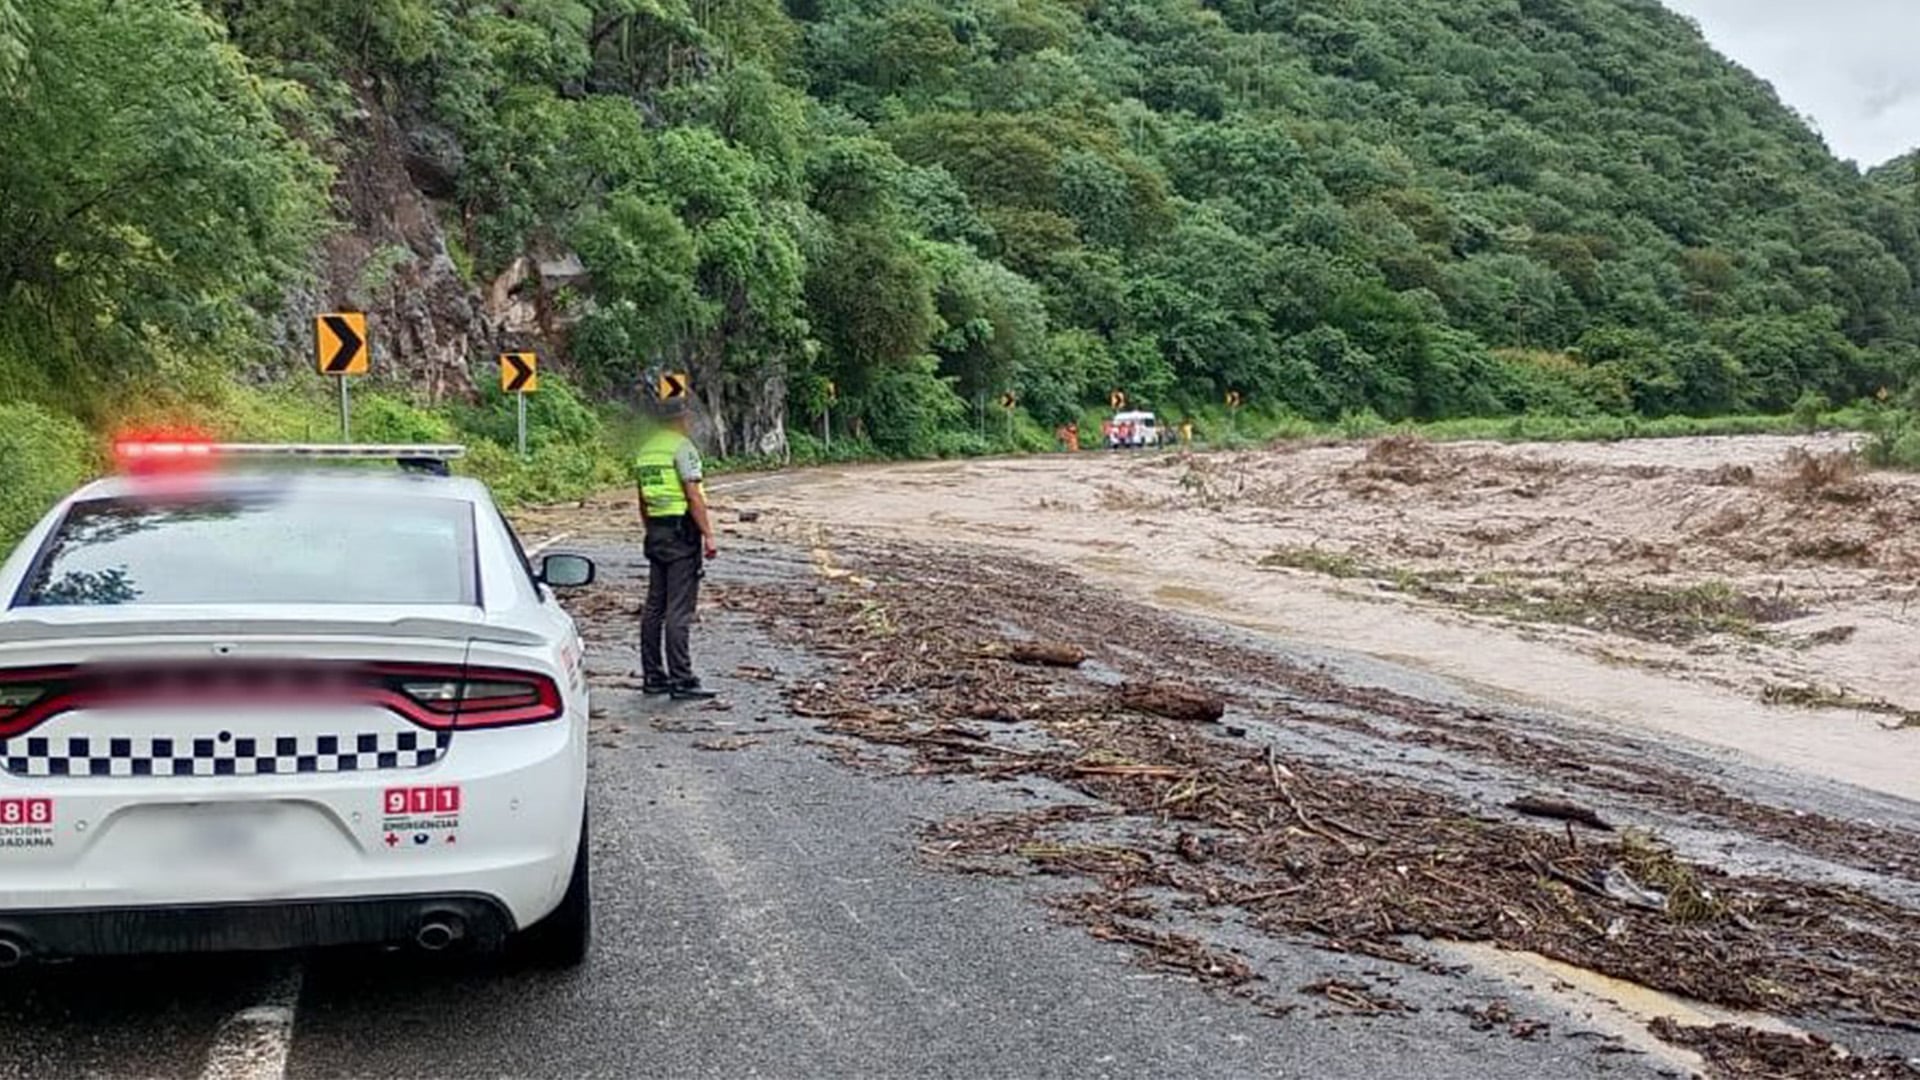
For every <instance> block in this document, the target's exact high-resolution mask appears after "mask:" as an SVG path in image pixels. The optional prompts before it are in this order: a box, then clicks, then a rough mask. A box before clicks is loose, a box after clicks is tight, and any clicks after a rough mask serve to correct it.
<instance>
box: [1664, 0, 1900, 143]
mask: <svg viewBox="0 0 1920 1080" xmlns="http://www.w3.org/2000/svg"><path fill="white" fill-rule="evenodd" d="M1666 2H1667V6H1669V7H1672V8H1674V9H1675V10H1678V11H1681V12H1684V13H1685V14H1687V15H1691V16H1693V17H1694V19H1696V20H1698V21H1699V23H1700V27H1701V29H1702V30H1705V31H1706V34H1707V39H1708V40H1709V41H1711V42H1713V44H1714V47H1716V48H1718V49H1719V50H1720V51H1721V52H1723V53H1725V54H1726V55H1728V56H1730V57H1732V58H1733V59H1735V60H1737V61H1739V62H1740V63H1741V64H1742V65H1744V66H1745V67H1746V68H1747V69H1748V70H1750V71H1752V72H1753V73H1755V74H1756V75H1759V76H1760V77H1761V78H1763V79H1766V80H1767V81H1768V82H1771V83H1772V84H1773V85H1774V87H1775V88H1776V89H1777V90H1779V92H1780V98H1781V100H1783V101H1785V102H1786V103H1787V104H1788V105H1791V106H1793V107H1794V108H1795V109H1798V110H1799V111H1800V112H1801V113H1802V114H1805V115H1807V116H1811V117H1812V118H1813V120H1814V122H1815V124H1816V126H1818V127H1819V129H1820V132H1821V134H1823V135H1825V136H1826V137H1827V144H1828V145H1829V146H1831V147H1833V152H1834V153H1836V154H1838V155H1839V156H1841V157H1843V158H1852V159H1854V160H1855V161H1858V162H1859V163H1860V164H1861V165H1862V166H1863V167H1866V166H1872V165H1878V164H1880V163H1881V162H1883V161H1885V160H1887V159H1888V158H1892V157H1898V156H1899V155H1901V154H1904V153H1906V152H1907V151H1908V150H1912V149H1914V148H1915V147H1920V65H1915V64H1914V62H1913V42H1914V39H1915V35H1916V34H1920V2H1917V0H1666Z"/></svg>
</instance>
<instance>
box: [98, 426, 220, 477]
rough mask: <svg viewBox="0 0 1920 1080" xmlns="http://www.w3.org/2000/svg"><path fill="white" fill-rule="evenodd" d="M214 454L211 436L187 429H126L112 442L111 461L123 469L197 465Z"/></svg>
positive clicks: (135, 469)
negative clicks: (138, 430)
mask: <svg viewBox="0 0 1920 1080" xmlns="http://www.w3.org/2000/svg"><path fill="white" fill-rule="evenodd" d="M213 454H214V444H213V440H212V439H211V438H209V437H208V436H207V435H205V434H204V433H201V432H198V431H191V430H186V429H169V430H163V431H142V432H129V433H128V434H125V435H122V436H120V437H119V438H117V439H115V440H114V441H113V460H114V463H115V464H116V465H118V466H119V468H120V470H121V471H122V472H158V471H161V470H165V469H192V468H199V467H202V466H203V465H204V464H205V463H206V462H207V461H208V460H209V459H211V458H212V457H213Z"/></svg>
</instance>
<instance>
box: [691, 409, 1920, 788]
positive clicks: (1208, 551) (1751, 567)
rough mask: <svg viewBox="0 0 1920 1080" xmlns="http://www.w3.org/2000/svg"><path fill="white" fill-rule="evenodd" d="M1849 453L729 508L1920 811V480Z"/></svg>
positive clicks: (1491, 455) (854, 476)
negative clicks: (1200, 622)
mask: <svg viewBox="0 0 1920 1080" xmlns="http://www.w3.org/2000/svg"><path fill="white" fill-rule="evenodd" d="M1849 445H1850V442H1849V440H1848V439H1846V438H1844V437H1840V436H1811V437H1805V438H1791V437H1736V438H1711V439H1672V440H1649V441H1640V442H1628V443H1614V444H1584V443H1571V444H1540V445H1532V444H1529V445H1513V446H1501V445H1495V444H1480V443H1458V444H1445V445H1430V444H1426V443H1422V442H1418V441H1415V440H1409V439H1404V438H1402V439H1389V440H1382V441H1377V442H1372V443H1349V444H1296V445H1288V446H1283V447H1281V448H1276V449H1273V450H1268V451H1259V452H1244V453H1198V454H1180V453H1158V454H1147V453H1129V454H1114V453H1099V452H1091V453H1081V454H1076V455H1064V454H1063V455H1054V456H1046V457H1033V458H1023V459H1006V460H990V461H966V462H937V463H930V464H917V465H904V466H885V467H850V468H841V469H822V470H810V471H804V472H799V473H793V474H780V475H776V476H757V477H738V478H729V479H725V480H722V481H720V482H718V483H717V484H716V485H715V498H716V500H717V501H718V502H720V503H721V504H722V505H723V506H728V505H732V506H739V507H749V506H750V507H752V508H754V509H755V510H758V511H760V512H761V514H763V515H764V517H763V518H762V524H761V525H759V526H756V528H760V529H762V530H763V531H766V532H770V533H773V534H786V535H789V536H791V537H796V538H805V537H806V536H808V535H810V534H817V536H818V537H819V538H822V539H824V540H827V541H829V542H830V538H831V536H832V535H833V532H834V530H847V529H853V530H858V531H859V532H861V533H862V534H865V535H875V534H880V535H893V536H898V537H902V538H909V539H913V540H917V541H927V542H936V543H941V544H965V545H970V546H976V547H977V548H979V549H980V550H981V551H983V552H991V551H993V550H996V549H1000V550H1008V551H1012V552H1017V553H1019V554H1020V555H1022V556H1026V557H1029V558H1035V559H1038V560H1041V561H1044V562H1048V563H1053V564H1057V565H1060V566H1063V567H1070V568H1071V569H1073V570H1074V571H1075V572H1077V573H1079V574H1080V575H1082V576H1084V577H1086V578H1088V579H1090V580H1094V581H1098V582H1101V583H1103V584H1107V585H1111V586H1117V587H1119V588H1120V589H1122V590H1124V591H1126V592H1127V593H1128V594H1130V595H1132V596H1134V597H1136V598H1138V599H1142V600H1146V601H1148V602H1151V603H1153V604H1157V605H1160V606H1162V607H1166V608H1170V609H1175V610H1178V611H1182V612H1187V613H1192V614H1199V615H1205V616H1209V617H1213V618H1217V619H1220V620H1223V621H1226V622H1229V623H1232V624H1235V625H1238V626H1240V627H1243V628H1247V629H1251V630H1255V631H1259V632H1262V633H1265V634H1270V635H1274V636H1276V637H1278V638H1282V639H1285V640H1286V641H1288V642H1291V643H1294V644H1297V645H1303V646H1322V647H1328V648H1332V649H1337V650H1343V651H1346V652H1351V653H1357V654H1361V655H1363V656H1371V657H1377V658H1381V659H1384V660H1388V661H1392V662H1394V663H1397V664H1402V665H1406V666H1410V667H1413V668H1416V669H1420V670H1425V671H1430V672H1432V673H1435V674H1437V675H1441V676H1445V677H1446V678H1448V679H1450V680H1453V681H1456V682H1459V683H1463V684H1465V685H1469V686H1471V687H1473V688H1475V689H1476V690H1478V691H1481V692H1487V693H1493V694H1497V695H1500V696H1502V697H1504V698H1506V699H1509V700H1512V701H1514V702H1516V703H1522V704H1538V705H1542V706H1548V707H1551V708H1554V709H1556V710H1558V711H1560V712H1562V713H1572V714H1575V715H1581V716H1586V717H1589V718H1591V719H1593V720H1595V721H1597V722H1600V723H1603V724H1622V725H1632V726H1635V727H1640V728H1650V729H1654V730H1657V731H1667V732H1672V733H1674V734H1677V735H1682V736H1685V737H1687V738H1689V739H1693V740H1697V741H1699V742H1703V743H1707V744H1711V745H1714V746H1718V747H1723V748H1727V749H1729V750H1733V751H1737V752H1738V753H1740V754H1743V755H1747V756H1749V757H1751V758H1753V759H1756V760H1758V761H1762V762H1765V763H1769V764H1772V765H1775V766H1780V767H1785V768H1788V769H1793V770H1800V771H1804V772H1807V773H1810V774H1813V775H1818V776H1822V777H1826V778H1829V779H1834V780H1839V781H1843V782H1847V783H1852V784H1857V785H1860V786H1863V787H1867V788H1871V789H1874V790H1878V791H1882V792H1886V793H1889V794H1895V795H1900V796H1904V797H1907V798H1914V799H1920V730H1917V729H1914V728H1912V727H1911V725H1912V724H1914V723H1915V722H1916V721H1915V719H1914V713H1913V710H1916V709H1920V690H1916V689H1915V684H1914V682H1913V680H1912V679H1911V677H1910V674H1909V672H1910V668H1911V665H1912V663H1913V661H1914V659H1915V643H1916V641H1920V636H1917V635H1916V633H1915V630H1916V624H1920V608H1916V606H1915V605H1914V600H1915V599H1916V594H1917V593H1920V537H1916V535H1915V533H1914V531H1913V529H1912V527H1911V523H1912V522H1914V521H1915V520H1917V519H1920V483H1916V481H1915V479H1914V478H1912V477H1906V476H1902V475H1899V474H1892V473H1877V472H1865V471H1862V470H1860V469H1859V468H1858V467H1857V466H1855V465H1854V464H1853V463H1852V462H1851V461H1849V460H1848V457H1847V453H1846V452H1847V450H1848V448H1849ZM983 557H990V556H983ZM1036 587H1037V588H1044V587H1045V583H1044V582H1036ZM1903 724H1906V725H1909V727H1908V729H1906V730H1902V725H1903Z"/></svg>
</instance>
